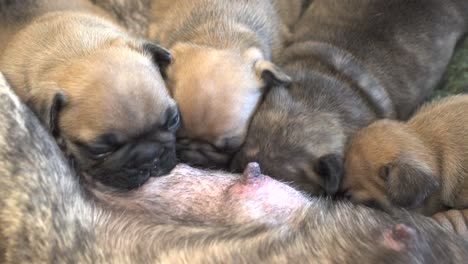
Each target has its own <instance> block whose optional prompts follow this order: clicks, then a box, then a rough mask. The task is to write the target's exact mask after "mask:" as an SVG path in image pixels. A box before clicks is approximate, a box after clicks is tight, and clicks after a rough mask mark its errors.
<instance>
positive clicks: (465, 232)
mask: <svg viewBox="0 0 468 264" xmlns="http://www.w3.org/2000/svg"><path fill="white" fill-rule="evenodd" d="M432 218H434V219H435V220H436V221H437V222H438V223H439V224H440V225H442V226H443V227H444V228H446V229H449V230H452V231H454V232H455V233H457V234H459V235H462V236H463V237H464V238H468V209H464V210H448V211H443V212H439V213H437V214H435V215H433V216H432Z"/></svg>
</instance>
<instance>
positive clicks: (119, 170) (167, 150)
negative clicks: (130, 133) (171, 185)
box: [83, 146, 177, 190]
mask: <svg viewBox="0 0 468 264" xmlns="http://www.w3.org/2000/svg"><path fill="white" fill-rule="evenodd" d="M135 157H136V158H137V157H138V155H136V156H135ZM122 164H123V165H122ZM176 165H177V159H176V155H175V146H172V147H163V149H162V150H161V151H160V152H159V154H158V155H157V156H156V157H154V158H153V159H151V160H149V161H148V162H145V163H144V164H140V163H139V162H138V161H137V160H134V159H128V157H127V156H126V155H123V156H110V157H108V158H107V159H106V160H103V161H102V162H98V163H94V164H93V165H91V166H90V167H88V168H87V169H84V170H83V173H86V174H87V175H89V176H91V177H92V178H94V179H96V180H97V181H99V182H100V183H102V184H104V185H107V186H110V187H114V188H117V189H124V190H131V189H135V188H138V187H140V186H141V185H143V184H144V183H145V182H146V181H147V180H148V179H149V178H150V177H158V176H163V175H166V174H168V173H169V172H170V171H171V170H172V169H173V168H174V167H175V166H176Z"/></svg>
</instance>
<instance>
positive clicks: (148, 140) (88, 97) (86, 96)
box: [0, 0, 179, 189]
mask: <svg viewBox="0 0 468 264" xmlns="http://www.w3.org/2000/svg"><path fill="white" fill-rule="evenodd" d="M95 10H98V9H97V7H94V6H92V5H91V4H90V3H88V2H85V1H81V0H77V1H49V0H35V1H32V0H29V1H27V2H26V3H24V2H21V1H16V2H9V4H8V3H3V4H2V9H0V15H1V17H2V19H1V20H0V22H1V23H0V25H1V29H0V34H3V33H5V34H8V33H10V32H14V34H12V35H10V38H9V39H7V38H3V39H2V41H5V44H4V45H5V48H4V49H2V50H1V51H0V69H1V70H2V71H3V72H4V74H5V76H6V78H7V79H8V81H9V82H10V83H11V85H12V87H13V89H14V90H15V91H16V93H17V94H18V95H19V96H20V98H21V99H22V100H23V101H24V102H25V103H27V104H28V105H29V106H30V107H31V108H32V110H33V111H34V112H35V113H36V114H37V115H38V116H39V117H40V119H41V121H42V122H43V123H44V124H45V125H46V126H47V127H48V128H49V129H50V131H51V132H52V134H53V135H54V136H56V137H57V140H58V141H59V143H60V144H61V145H62V146H63V147H64V149H65V151H66V152H67V153H68V154H70V155H71V156H72V158H73V159H74V161H76V165H77V167H78V169H79V170H80V171H83V172H85V173H87V174H90V175H92V176H93V177H96V178H99V179H100V180H101V182H103V183H105V184H107V185H111V186H116V187H119V188H123V189H131V188H135V187H137V186H139V185H141V184H142V183H143V182H145V181H146V180H147V179H148V178H149V177H150V174H153V175H162V174H165V173H167V172H169V171H170V170H171V169H172V168H173V167H174V166H175V164H176V158H175V131H176V129H177V128H178V120H179V115H178V110H177V107H176V105H175V102H174V100H173V99H172V98H171V97H170V95H169V93H168V91H167V89H166V86H165V83H164V81H163V78H162V76H161V73H160V70H162V69H164V68H165V67H166V66H167V65H168V64H169V63H170V62H171V54H170V53H169V52H168V51H167V50H165V49H164V48H162V47H160V46H158V45H155V44H152V43H150V42H148V41H146V40H143V39H140V38H134V37H131V36H129V35H128V34H127V33H126V32H125V31H124V30H123V29H122V28H120V27H118V26H117V25H116V24H114V23H113V22H112V21H110V20H109V19H107V18H105V16H101V13H100V12H98V11H95Z"/></svg>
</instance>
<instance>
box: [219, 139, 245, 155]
mask: <svg viewBox="0 0 468 264" xmlns="http://www.w3.org/2000/svg"><path fill="white" fill-rule="evenodd" d="M242 143H243V142H242V138H241V137H230V138H225V139H223V140H222V143H221V146H217V147H218V148H220V149H221V150H223V151H225V152H228V153H230V152H234V151H236V150H238V149H239V147H240V146H241V145H242Z"/></svg>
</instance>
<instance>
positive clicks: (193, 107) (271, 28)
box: [150, 0, 290, 163]
mask: <svg viewBox="0 0 468 264" xmlns="http://www.w3.org/2000/svg"><path fill="white" fill-rule="evenodd" d="M152 10H153V12H152V17H153V18H154V19H153V21H152V24H151V26H150V38H151V39H156V40H158V41H159V42H160V43H161V44H162V45H164V46H166V47H168V48H170V50H171V52H172V53H173V55H174V58H175V60H174V63H173V64H171V65H170V66H169V67H168V69H167V79H168V88H169V89H170V91H171V93H172V95H173V97H174V99H175V100H176V102H177V103H178V107H179V109H180V112H181V115H182V126H181V129H180V131H179V134H178V135H179V136H180V137H181V138H184V139H189V142H188V143H187V144H182V145H181V149H180V150H181V151H180V152H181V158H182V159H183V160H188V161H191V163H194V162H196V160H197V158H196V157H197V156H196V155H197V153H196V152H197V150H199V151H203V149H199V148H190V141H191V140H194V141H202V142H205V143H209V144H211V145H213V146H215V147H216V149H221V150H226V151H228V152H229V151H232V150H236V149H237V148H238V147H239V146H240V145H241V144H242V143H243V141H244V138H245V134H246V131H247V127H248V124H249V121H250V119H251V117H252V115H253V113H254V111H255V110H256V108H257V105H258V103H259V101H260V99H261V97H262V95H263V94H265V92H266V91H267V90H268V88H269V87H270V86H272V85H276V84H282V85H286V84H288V83H289V82H290V78H289V77H288V76H287V75H286V74H284V73H283V72H282V71H281V70H280V69H279V68H278V67H276V66H275V65H274V64H273V63H272V62H271V59H272V58H273V57H275V56H276V55H277V53H278V52H279V50H280V42H281V39H280V37H279V34H280V33H279V29H278V27H279V26H278V25H279V23H280V22H279V18H278V16H277V13H276V11H275V9H274V6H273V4H272V3H271V1H269V0H255V1H248V0H240V1H228V0H221V1H220V0H195V1H168V0H166V1H153V6H152Z"/></svg>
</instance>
